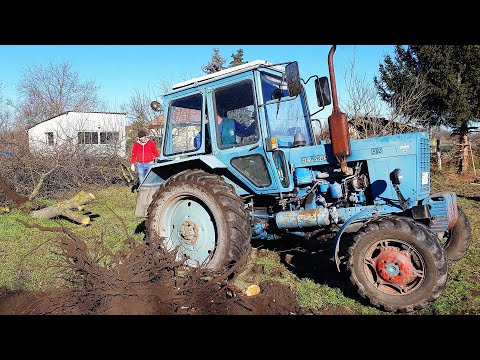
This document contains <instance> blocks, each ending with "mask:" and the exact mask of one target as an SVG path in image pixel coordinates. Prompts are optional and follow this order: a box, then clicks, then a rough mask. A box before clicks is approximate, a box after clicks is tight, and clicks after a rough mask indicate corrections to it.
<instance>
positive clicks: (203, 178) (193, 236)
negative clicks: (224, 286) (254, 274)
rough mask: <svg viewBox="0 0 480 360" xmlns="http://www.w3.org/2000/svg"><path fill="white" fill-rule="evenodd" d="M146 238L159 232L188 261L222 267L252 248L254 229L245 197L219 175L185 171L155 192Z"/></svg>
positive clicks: (213, 267) (188, 262)
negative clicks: (247, 210)
mask: <svg viewBox="0 0 480 360" xmlns="http://www.w3.org/2000/svg"><path fill="white" fill-rule="evenodd" d="M145 225H146V228H147V236H152V235H153V234H156V235H157V236H159V237H160V238H162V239H163V244H164V245H165V247H166V249H167V250H169V251H171V250H173V249H174V248H175V247H177V246H178V253H177V258H178V259H180V258H182V257H183V256H184V255H186V256H188V260H187V262H186V264H187V265H189V266H192V267H196V266H200V265H203V266H206V267H207V268H209V269H211V270H216V271H221V270H223V269H225V268H226V267H227V266H228V265H229V264H230V263H232V262H235V261H238V260H239V259H240V258H241V257H242V255H244V254H246V253H248V252H249V250H250V235H251V228H250V226H249V221H248V213H247V212H246V211H245V209H244V204H243V201H242V199H241V198H240V197H239V196H237V195H236V193H235V190H234V189H233V187H232V186H231V185H229V184H227V183H225V181H223V179H222V178H221V177H220V176H218V175H214V174H209V173H206V172H205V171H202V170H186V171H183V172H181V173H179V174H177V175H174V176H172V177H171V178H170V179H168V180H167V181H166V182H165V183H163V184H162V185H161V186H160V188H159V189H158V190H157V192H156V193H155V195H154V196H153V200H152V202H151V204H150V206H149V208H148V218H147V221H146V224H145Z"/></svg>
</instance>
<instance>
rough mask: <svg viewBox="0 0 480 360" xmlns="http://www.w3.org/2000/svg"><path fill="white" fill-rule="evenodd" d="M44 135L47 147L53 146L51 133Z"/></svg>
mask: <svg viewBox="0 0 480 360" xmlns="http://www.w3.org/2000/svg"><path fill="white" fill-rule="evenodd" d="M45 135H46V136H47V145H48V146H53V145H54V144H53V132H47V133H45Z"/></svg>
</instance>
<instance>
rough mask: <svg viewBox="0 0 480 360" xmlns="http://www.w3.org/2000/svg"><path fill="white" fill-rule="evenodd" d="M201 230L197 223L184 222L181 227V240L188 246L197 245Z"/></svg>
mask: <svg viewBox="0 0 480 360" xmlns="http://www.w3.org/2000/svg"><path fill="white" fill-rule="evenodd" d="M198 234H199V229H198V226H197V224H196V223H194V222H193V221H190V220H186V221H184V222H183V224H182V226H181V227H180V231H179V235H180V239H181V240H182V241H183V242H185V243H186V244H188V245H195V244H196V243H197V241H198Z"/></svg>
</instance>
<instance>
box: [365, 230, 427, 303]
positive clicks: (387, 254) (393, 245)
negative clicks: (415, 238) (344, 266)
mask: <svg viewBox="0 0 480 360" xmlns="http://www.w3.org/2000/svg"><path fill="white" fill-rule="evenodd" d="M364 270H365V275H366V276H367V278H368V280H369V281H370V283H371V284H372V285H373V286H375V287H376V288H377V289H378V290H379V291H381V292H383V293H385V294H388V295H408V294H411V293H412V292H414V291H415V290H417V289H418V288H419V287H420V286H421V284H422V283H423V281H424V279H425V270H426V269H425V261H424V260H423V257H422V256H421V255H420V253H419V252H418V250H417V249H415V248H414V247H413V246H412V245H410V244H408V243H406V242H404V241H401V240H393V239H387V240H381V241H378V242H376V243H374V244H373V245H372V246H370V247H369V248H368V250H367V252H366V253H365V258H364Z"/></svg>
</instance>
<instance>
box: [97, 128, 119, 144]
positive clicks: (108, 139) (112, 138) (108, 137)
mask: <svg viewBox="0 0 480 360" xmlns="http://www.w3.org/2000/svg"><path fill="white" fill-rule="evenodd" d="M118 140H119V136H118V131H102V132H101V133H100V144H112V143H116V142H118Z"/></svg>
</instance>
